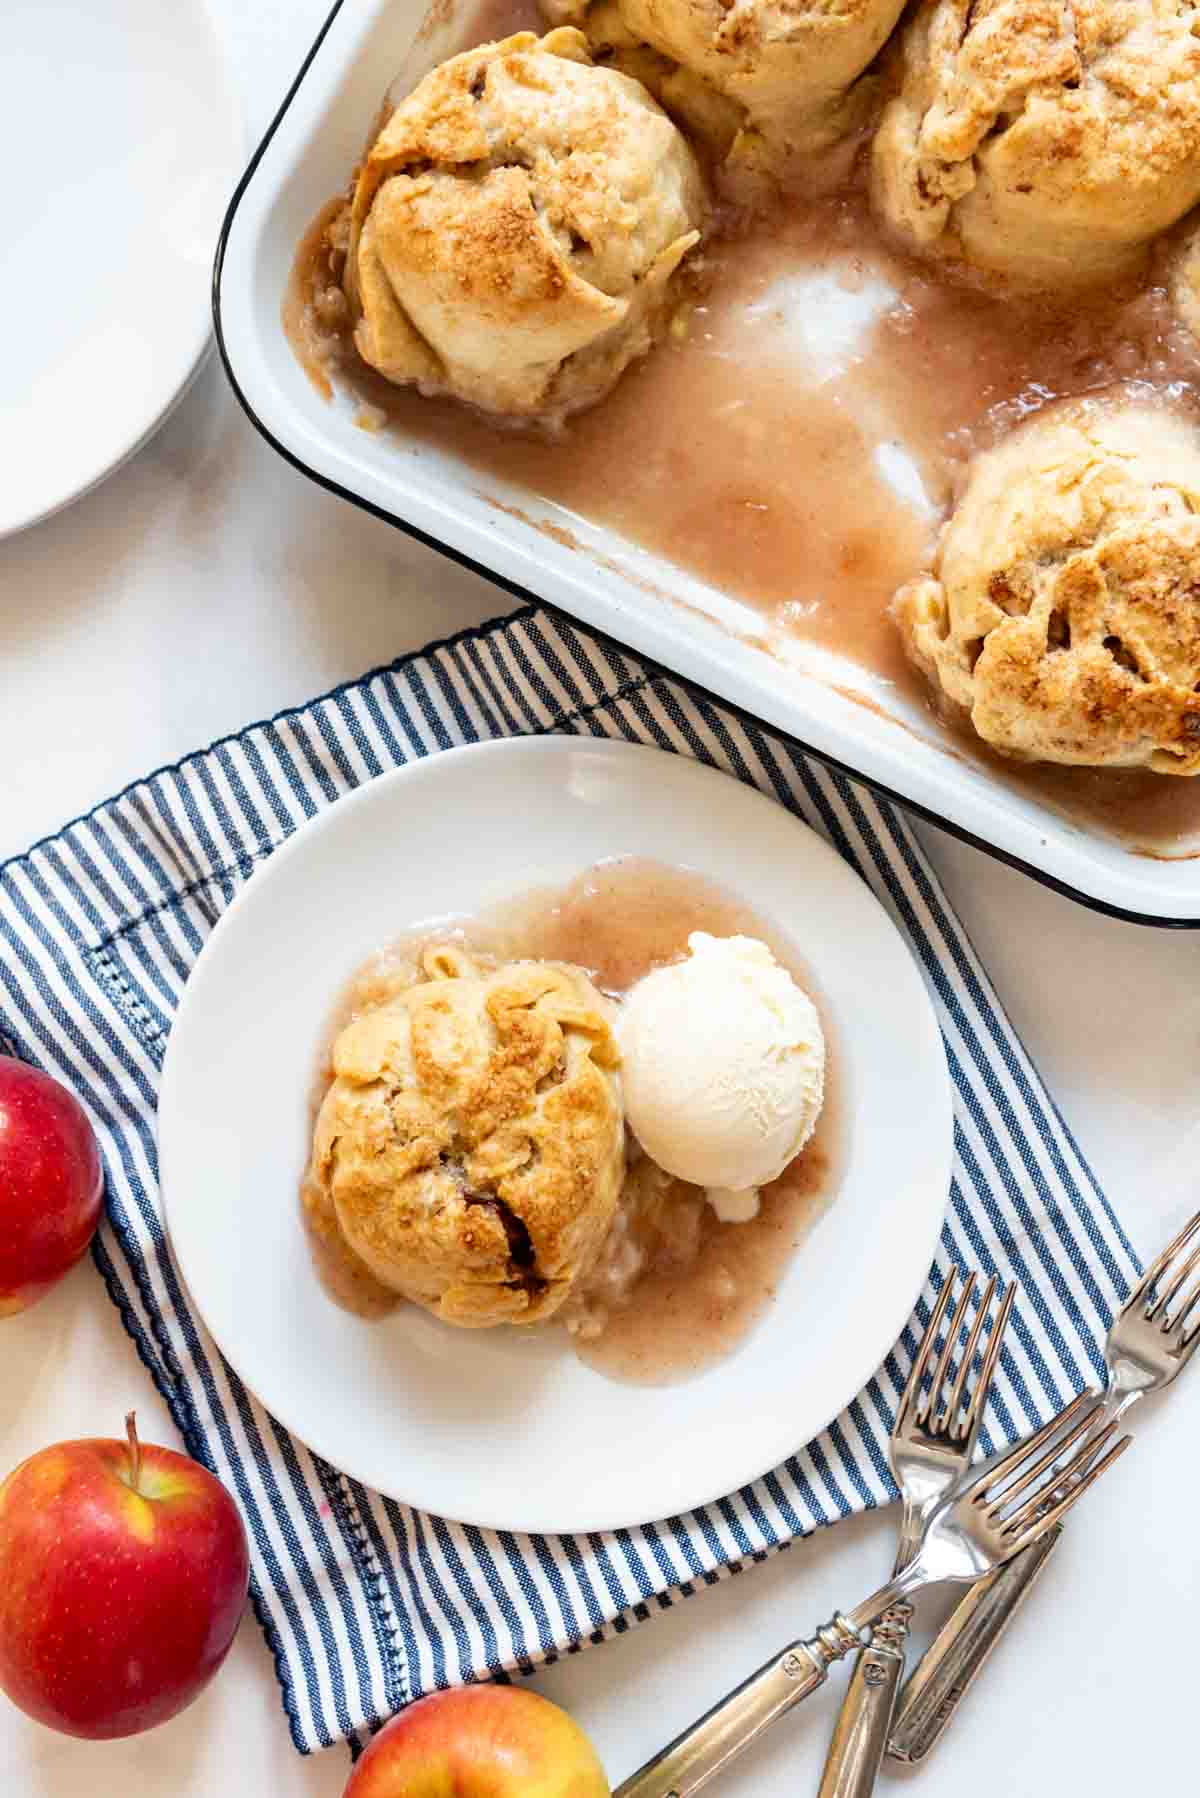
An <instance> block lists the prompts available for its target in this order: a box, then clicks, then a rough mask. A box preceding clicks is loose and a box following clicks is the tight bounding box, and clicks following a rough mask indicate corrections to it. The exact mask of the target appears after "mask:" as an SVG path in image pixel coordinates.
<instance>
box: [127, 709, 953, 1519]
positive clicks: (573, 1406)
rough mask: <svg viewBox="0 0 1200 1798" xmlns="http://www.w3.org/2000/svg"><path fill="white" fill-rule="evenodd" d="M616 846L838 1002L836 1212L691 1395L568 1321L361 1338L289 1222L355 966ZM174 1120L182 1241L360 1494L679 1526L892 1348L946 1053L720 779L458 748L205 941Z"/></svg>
mask: <svg viewBox="0 0 1200 1798" xmlns="http://www.w3.org/2000/svg"><path fill="white" fill-rule="evenodd" d="M619 855H645V856H653V857H657V858H658V859H660V860H662V861H667V862H672V863H676V864H680V865H685V866H690V867H692V868H694V869H696V870H698V871H699V872H701V873H703V874H705V875H706V876H708V877H709V878H711V879H713V880H716V881H719V882H721V883H722V884H723V885H725V886H726V887H728V888H731V889H732V890H733V891H734V892H736V893H737V894H739V895H740V896H741V897H743V898H744V899H745V900H746V901H748V902H749V903H750V904H751V905H753V906H754V907H755V908H756V909H758V910H759V911H761V912H762V913H764V914H765V915H766V916H767V917H768V918H769V919H770V920H771V921H772V922H774V923H777V924H778V925H779V926H780V927H781V928H782V929H783V930H784V931H785V932H786V933H787V934H789V935H790V936H791V937H792V939H793V940H794V941H795V943H796V944H797V946H798V948H799V949H800V951H801V953H802V954H803V955H804V956H805V957H806V959H807V961H808V963H809V965H810V966H811V967H812V969H813V971H814V974H815V976H816V978H817V979H818V980H819V982H820V985H821V988H822V991H823V992H824V995H825V998H826V1000H827V1002H828V1006H829V1012H830V1016H831V1017H832V1019H833V1020H834V1027H835V1030H836V1043H837V1049H838V1052H839V1054H840V1057H841V1066H840V1069H839V1078H840V1082H841V1091H842V1094H843V1100H844V1104H845V1115H846V1118H847V1134H848V1137H849V1146H848V1150H847V1153H846V1159H845V1166H844V1174H843V1178H842V1182H841V1187H840V1191H839V1193H838V1196H837V1198H836V1199H835V1201H834V1203H833V1204H832V1205H831V1206H830V1207H829V1209H828V1211H827V1212H826V1213H825V1215H824V1216H823V1217H822V1219H821V1221H820V1222H819V1223H818V1224H817V1225H816V1227H815V1228H814V1229H813V1230H812V1232H811V1233H810V1234H809V1236H808V1237H807V1238H806V1239H805V1241H804V1242H803V1243H802V1245H801V1247H800V1248H799V1250H798V1251H797V1253H796V1255H795V1257H794V1259H793V1261H792V1263H791V1265H790V1268H789V1271H788V1274H787V1276H786V1278H785V1279H784V1280H783V1281H782V1283H781V1285H780V1288H779V1291H778V1296H777V1297H776V1299H775V1302H774V1304H773V1305H772V1307H771V1309H770V1310H769V1312H768V1313H767V1315H766V1316H765V1317H764V1318H763V1319H762V1320H761V1321H760V1322H759V1325H758V1327H757V1329H756V1330H755V1331H754V1332H753V1333H752V1334H751V1335H750V1336H749V1337H748V1338H747V1340H746V1341H745V1342H744V1343H743V1345H742V1346H741V1348H740V1349H739V1350H738V1352H737V1353H736V1354H735V1355H733V1356H732V1357H731V1358H730V1359H729V1360H727V1361H724V1362H722V1363H720V1364H718V1365H717V1366H715V1367H714V1368H712V1369H711V1370H710V1371H708V1372H707V1373H705V1374H703V1375H701V1376H700V1377H698V1378H696V1379H694V1380H691V1381H690V1382H688V1383H686V1384H683V1385H678V1386H667V1387H639V1386H630V1385H623V1384H618V1383H616V1382H613V1381H611V1380H608V1379H606V1378H604V1377H603V1376H602V1375H600V1374H598V1373H595V1372H593V1371H591V1370H590V1369H589V1368H587V1367H585V1366H584V1365H583V1364H582V1362H580V1361H579V1360H578V1359H577V1358H576V1357H575V1356H574V1354H573V1353H572V1352H571V1349H570V1347H569V1345H568V1344H567V1342H566V1341H565V1339H564V1337H563V1334H562V1333H561V1332H559V1331H549V1332H547V1333H546V1334H544V1335H543V1334H542V1333H540V1332H522V1331H516V1330H504V1329H497V1330H484V1331H466V1330H455V1329H453V1328H451V1327H450V1326H448V1325H446V1324H442V1323H440V1322H439V1321H438V1320H436V1319H435V1318H433V1317H431V1316H429V1315H428V1314H427V1313H425V1312H423V1311H420V1310H418V1309H416V1308H414V1307H408V1306H405V1307H402V1308H401V1310H400V1311H399V1312H398V1313H394V1314H393V1315H392V1316H390V1317H388V1318H386V1319H385V1320H384V1321H383V1322H375V1323H367V1322H364V1321H362V1320H360V1319H358V1318H355V1317H353V1316H351V1315H349V1314H348V1313H347V1312H345V1311H343V1310H340V1309H339V1308H338V1307H337V1306H336V1305H334V1304H333V1303H332V1302H331V1301H330V1300H329V1299H328V1298H327V1297H326V1296H325V1294H324V1293H323V1292H322V1290H321V1288H320V1286H319V1285H318V1284H317V1280H316V1277H315V1275H314V1273H313V1270H312V1267H311V1265H310V1262H309V1257H308V1249H307V1245H306V1242H305V1237H304V1233H303V1230H302V1228H301V1223H300V1217H299V1202H298V1197H297V1194H298V1189H299V1183H300V1177H301V1174H302V1172H303V1169H304V1164H305V1159H306V1151H307V1129H308V1094H309V1091H310V1089H311V1084H312V1077H313V1070H314V1065H315V1058H316V1055H317V1053H318V1045H319V1041H320V1037H321V1032H322V1028H323V1024H324V1021H325V1019H326V1018H327V1017H328V1015H329V1012H330V1009H331V1006H332V1004H333V1002H334V1000H335V999H336V997H337V996H338V994H339V991H340V990H341V988H342V987H343V986H344V984H345V982H346V981H347V979H348V978H349V976H350V975H351V974H352V973H353V971H354V970H355V968H356V967H357V966H358V965H359V964H360V963H361V962H362V961H364V960H365V959H366V958H367V957H368V956H369V955H370V954H371V953H372V951H373V950H375V949H377V948H379V947H380V946H381V945H383V944H384V943H387V942H388V941H390V940H392V939H394V938H395V937H397V936H399V935H402V934H403V933H404V931H405V930H406V929H407V928H409V927H410V926H412V925H414V924H417V923H419V922H420V921H422V920H427V919H430V918H434V917H437V916H445V915H446V914H447V913H454V912H458V913H462V912H464V911H467V912H470V911H474V910H476V909H478V908H479V907H480V906H487V905H492V904H495V903H497V902H498V901H500V900H503V899H506V898H509V897H512V896H514V895H516V894H519V893H521V892H523V891H525V890H526V889H528V888H529V887H532V886H536V885H540V884H542V883H545V882H555V883H558V882H564V881H566V880H568V879H570V878H571V877H572V876H573V875H575V874H578V873H580V872H581V871H582V870H583V869H584V868H586V867H589V866H590V865H591V864H592V863H594V862H596V861H598V860H601V859H603V858H606V857H609V856H619ZM158 1116H159V1148H160V1157H161V1171H162V1181H163V1194H164V1199H165V1204H166V1213H167V1224H168V1228H169V1230H170V1236H171V1242H172V1245H173V1247H174V1250H175V1254H176V1256H177V1258H178V1261H179V1265H180V1268H181V1270H182V1272H183V1275H184V1278H185V1279H186V1281H187V1284H188V1286H189V1288H190V1290H191V1293H192V1296H193V1298H194V1299H195V1302H196V1304H197V1306H198V1307H199V1310H200V1312H201V1314H202V1316H203V1318H204V1321H205V1323H206V1324H207V1326H208V1328H209V1330H210V1331H211V1332H212V1334H213V1336H214V1337H215V1338H216V1341H217V1342H218V1343H219V1345H220V1347H221V1349H222V1351H223V1352H224V1354H225V1355H226V1357H227V1358H228V1360H229V1361H230V1362H231V1363H232V1364H233V1366H234V1367H235V1368H236V1369H237V1371H238V1373H239V1374H240V1375H241V1377H242V1378H243V1380H245V1382H246V1384H247V1385H248V1386H249V1387H250V1388H251V1389H252V1390H253V1391H254V1392H255V1393H257V1395H258V1397H259V1398H260V1399H261V1400H262V1402H263V1403H264V1404H265V1405H266V1406H267V1408H268V1409H269V1410H270V1411H272V1412H273V1413H274V1415H275V1416H276V1417H277V1418H279V1420H280V1421H281V1422H282V1423H284V1424H286V1425H287V1427H288V1428H289V1429H290V1430H293V1431H294V1432H295V1433H296V1435H297V1436H299V1437H301V1438H302V1439H303V1440H304V1441H305V1442H307V1443H308V1444H309V1445H310V1446H311V1447H312V1448H314V1449H315V1450H316V1451H317V1452H318V1453H319V1454H321V1455H323V1456H325V1458H326V1459H327V1460H329V1461H331V1462H332V1463H333V1464H334V1466H336V1467H340V1468H342V1469H343V1470H344V1471H345V1472H346V1473H348V1474H351V1475H353V1476H354V1477H356V1478H357V1479H360V1480H362V1481H364V1482H365V1483H366V1484H367V1485H370V1486H375V1487H377V1488H379V1489H380V1490H381V1491H383V1492H386V1493H389V1494H391V1495H392V1496H393V1497H396V1498H400V1499H404V1500H407V1501H408V1502H409V1503H411V1504H414V1505H417V1506H420V1507H421V1508H422V1509H424V1510H429V1511H434V1512H438V1513H440V1514H442V1515H443V1516H448V1517H454V1518H458V1519H460V1520H462V1521H464V1522H470V1523H478V1524H484V1525H491V1526H493V1527H496V1528H506V1529H520V1530H546V1531H571V1532H575V1531H586V1530H598V1529H611V1528H617V1527H620V1526H623V1525H627V1524H633V1523H638V1522H644V1521H646V1520H647V1519H649V1518H657V1517H666V1516H672V1515H675V1514H676V1513H678V1512H682V1511H686V1510H689V1509H690V1508H691V1507H692V1506H693V1505H696V1504H701V1503H706V1502H707V1501H708V1500H709V1499H712V1498H715V1497H717V1496H719V1495H720V1494H723V1493H725V1492H729V1491H732V1490H733V1489H734V1488H736V1487H738V1486H741V1485H743V1484H744V1483H745V1482H746V1481H748V1480H751V1479H754V1478H756V1477H757V1476H758V1475H759V1474H760V1473H763V1472H764V1471H766V1470H767V1469H768V1468H770V1467H773V1466H775V1465H776V1464H777V1463H778V1462H780V1461H782V1460H784V1459H785V1458H786V1456H787V1455H789V1454H791V1453H792V1452H793V1450H795V1449H796V1448H798V1447H799V1446H801V1445H802V1444H803V1443H805V1442H807V1441H808V1440H809V1439H810V1437H812V1436H815V1435H816V1434H818V1432H819V1431H821V1430H822V1429H823V1428H824V1427H825V1425H826V1424H827V1423H829V1421H830V1420H831V1419H832V1418H833V1417H835V1416H836V1415H837V1413H838V1412H839V1411H840V1410H841V1409H842V1407H843V1406H844V1405H845V1404H846V1403H847V1401H848V1400H849V1399H851V1398H853V1396H854V1394H855V1393H856V1392H858V1390H859V1389H860V1387H862V1386H863V1385H864V1383H865V1382H866V1381H867V1380H868V1379H869V1378H870V1376H871V1375H872V1374H873V1373H874V1372H875V1369H876V1368H877V1367H878V1366H879V1363H880V1362H881V1361H882V1360H883V1358H884V1356H885V1355H886V1354H887V1352H888V1350H889V1349H890V1348H891V1347H892V1344H893V1343H894V1342H895V1340H896V1338H897V1336H898V1335H899V1333H900V1331H901V1330H902V1329H903V1327H904V1324H905V1322H906V1320H907V1318H908V1315H909V1312H910V1310H911V1308H912V1305H913V1303H914V1301H915V1299H916V1296H917V1294H918V1292H919V1290H920V1288H921V1285H922V1283H923V1281H924V1279H925V1277H926V1274H927V1272H928V1270H929V1264H930V1261H931V1259H932V1257H933V1253H934V1248H935V1245H936V1241H937V1236H938V1231H939V1229H940V1226H941V1219H942V1213H943V1210H944V1207H945V1203H946V1196H947V1193H948V1190H949V1178H950V1153H951V1110H950V1090H949V1079H948V1074H947V1070H946V1060H945V1054H944V1052H943V1049H942V1042H941V1037H940V1035H939V1033H938V1028H937V1024H936V1021H935V1019H934V1015H933V1011H932V1008H931V1006H930V1002H929V999H928V997H927V995H926V992H925V988H924V986H923V985H922V983H921V980H920V978H919V976H918V974H917V970H916V967H915V965H914V962H913V960H912V958H911V956H910V954H909V952H908V950H907V949H906V947H905V945H904V943H903V942H902V940H901V938H900V936H899V935H898V934H897V931H896V929H895V927H894V926H893V925H892V923H891V922H890V921H889V919H888V917H887V916H886V914H885V913H884V911H883V909H882V908H881V906H880V905H879V904H878V903H877V902H876V900H875V899H874V898H873V897H872V896H871V894H870V893H869V892H868V890H867V888H866V887H865V886H864V885H863V884H862V882H861V881H860V880H859V879H858V878H857V876H856V875H854V874H853V873H852V872H851V871H850V869H849V868H847V867H846V865H845V863H843V862H842V861H841V860H840V859H839V857H838V856H837V855H836V854H835V853H834V851H833V850H832V849H831V848H829V846H828V845H827V844H826V843H824V842H822V841H821V839H820V838H819V837H817V836H814V834H813V833H812V832H811V831H810V830H808V829H806V827H805V826H804V825H803V824H801V823H799V822H798V821H797V820H796V819H795V818H794V817H792V816H791V814H790V813H788V812H786V811H784V810H783V809H782V808H781V807H780V806H778V805H775V804H773V803H772V802H771V801H770V800H768V799H765V798H763V797H762V796H761V795H760V794H758V793H756V792H754V791H753V790H752V789H750V788H749V787H746V786H743V785H741V784H740V783H739V782H737V781H735V780H732V779H730V778H728V777H727V776H726V775H723V774H720V773H716V772H714V771H713V770H712V769H709V768H704V767H702V766H700V765H698V764H697V763H695V762H690V761H686V760H684V759H682V758H679V757H675V756H671V755H667V754H664V753H662V752H660V751H657V750H654V749H643V748H639V747H636V746H631V745H629V744H624V743H613V742H604V741H583V740H580V739H577V738H571V737H542V738H531V739H514V740H512V741H508V742H503V743H495V744H485V745H482V746H478V747H474V748H468V749H457V750H451V751H448V752H446V753H445V754H442V755H438V756H435V757H433V758H431V759H430V760H429V761H425V762H419V763H416V764H414V765H413V766H412V767H410V768H405V769H402V770H400V771H398V772H396V773H394V774H389V775H385V776H383V777H382V778H380V779H378V780H376V781H373V782H372V783H371V784H370V785H368V786H365V787H362V788H360V789H359V790H358V791H357V792H356V793H354V794H352V795H350V796H349V797H348V798H345V799H343V800H341V801H340V802H339V803H338V804H337V805H335V806H333V807H331V808H330V809H329V810H328V811H326V812H323V813H322V814H321V815H320V816H318V817H316V818H314V819H313V820H312V822H311V823H309V824H307V825H305V826H304V828H303V829H301V830H300V831H299V832H298V833H297V834H296V836H294V837H293V838H292V839H291V840H290V841H289V842H288V843H286V844H285V845H284V846H283V847H282V848H281V849H279V850H278V851H277V852H276V853H275V854H274V855H273V856H272V857H271V858H270V860H269V861H268V862H266V863H265V864H264V866H263V867H262V869H261V870H260V871H259V872H258V873H257V874H255V875H254V877H253V879H252V880H251V881H250V882H249V883H248V885H247V886H246V887H245V889H244V890H243V892H242V893H241V894H240V895H239V897H238V898H237V899H236V901H235V902H234V903H233V904H232V905H231V906H230V908H229V910H228V912H226V914H225V916H224V917H223V918H222V919H221V920H220V922H219V923H218V924H217V926H216V929H215V930H214V931H213V934H212V936H211V937H210V939H209V941H208V943H207V944H206V945H205V948H204V951H203V953H202V954H201V956H200V958H199V961H198V962H197V964H196V967H195V970H194V972H193V974H192V976H191V979H190V980H189V982H188V985H187V988H186V991H185V993H184V996H183V1002H182V1005H181V1007H180V1011H179V1016H178V1018H177V1020H176V1023H175V1027H174V1029H173V1031H172V1032H171V1037H170V1041H169V1045H168V1049H167V1058H166V1065H165V1067H164V1069H163V1083H162V1096H161V1100H160V1103H159V1114H158Z"/></svg>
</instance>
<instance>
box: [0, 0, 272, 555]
mask: <svg viewBox="0 0 1200 1798" xmlns="http://www.w3.org/2000/svg"><path fill="white" fill-rule="evenodd" d="M0 147H2V148H3V156H0V169H3V173H0V196H3V199H4V221H5V237H6V243H5V268H6V271H7V273H6V276H5V293H4V329H5V354H4V356H3V358H2V359H0V421H2V422H0V464H2V465H3V468H4V479H3V481H2V482H0V537H3V536H5V535H7V534H8V533H9V532H10V531H16V530H20V529H21V528H22V527H23V526H25V525H28V524H32V523H33V522H34V521H35V520H36V519H39V518H44V517H45V516H46V515H47V513H50V512H54V511H57V510H58V508H59V507H60V506H65V505H66V504H67V503H68V501H70V500H72V499H75V498H77V497H78V495H79V494H81V493H84V492H86V491H87V489H88V488H89V487H93V486H94V485H95V484H96V482H97V481H99V480H101V479H103V477H104V476H105V475H106V474H109V473H111V472H112V470H113V469H114V468H116V467H117V466H118V465H119V464H120V463H122V462H123V461H124V460H125V459H126V457H127V456H129V455H132V453H133V451H134V450H135V449H137V448H138V447H139V445H140V444H142V443H143V442H144V441H145V439H146V438H147V436H148V435H149V434H150V432H151V431H152V430H153V429H154V428H155V427H156V426H157V425H158V424H160V423H161V422H162V420H163V419H164V418H165V416H166V414H167V412H168V411H169V410H170V408H171V406H172V405H173V403H174V401H175V400H176V399H177V398H178V397H179V395H180V394H181V393H182V391H183V389H184V388H185V387H186V386H187V383H188V381H189V380H190V379H191V376H192V375H193V373H194V372H195V370H196V368H197V367H198V366H199V363H200V360H201V358H202V356H203V354H204V351H205V349H206V348H207V345H208V340H209V328H210V322H211V321H210V312H209V277H210V270H211V268H212V259H213V253H214V251H215V249H216V242H217V235H218V232H219V230H220V226H221V216H222V213H223V211H224V208H225V206H226V204H227V203H228V200H229V195H230V193H231V192H232V189H233V186H234V183H235V181H236V179H237V175H238V171H239V168H240V166H241V161H242V149H241V128H240V124H239V121H238V117H237V113H236V111H235V108H234V105H233V101H232V99H231V97H230V95H229V93H228V91H227V88H226V83H225V76H224V69H223V66H222V62H221V57H220V54H219V52H218V48H217V44H216V41H215V39H214V36H213V32H212V28H211V26H210V24H209V22H208V19H207V17H206V15H205V12H204V9H203V6H202V5H201V3H200V0H171V4H170V5H164V4H163V0H9V4H8V5H6V6H5V8H4V119H3V124H2V125H0Z"/></svg>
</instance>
